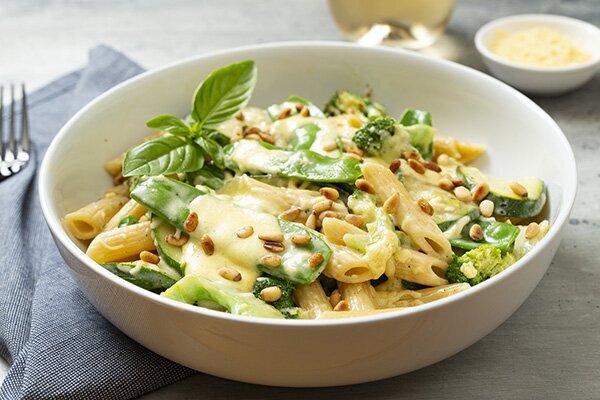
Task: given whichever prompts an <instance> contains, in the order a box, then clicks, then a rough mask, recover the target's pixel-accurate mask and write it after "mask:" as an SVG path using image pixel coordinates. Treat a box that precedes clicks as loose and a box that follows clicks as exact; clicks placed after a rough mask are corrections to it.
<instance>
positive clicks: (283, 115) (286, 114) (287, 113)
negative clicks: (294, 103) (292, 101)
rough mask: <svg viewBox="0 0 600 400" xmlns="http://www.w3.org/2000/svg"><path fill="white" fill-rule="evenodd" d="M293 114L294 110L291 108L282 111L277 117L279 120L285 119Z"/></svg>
mask: <svg viewBox="0 0 600 400" xmlns="http://www.w3.org/2000/svg"><path fill="white" fill-rule="evenodd" d="M291 113H292V109H291V108H284V109H283V110H281V112H280V113H279V115H277V119H284V118H287V117H289V116H290V114H291Z"/></svg>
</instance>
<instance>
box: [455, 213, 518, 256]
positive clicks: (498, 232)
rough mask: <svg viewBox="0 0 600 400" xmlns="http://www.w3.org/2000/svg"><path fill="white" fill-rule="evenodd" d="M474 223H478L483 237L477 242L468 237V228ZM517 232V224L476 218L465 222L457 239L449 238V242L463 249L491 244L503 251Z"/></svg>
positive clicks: (511, 242) (510, 243) (515, 236)
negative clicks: (467, 222)
mask: <svg viewBox="0 0 600 400" xmlns="http://www.w3.org/2000/svg"><path fill="white" fill-rule="evenodd" d="M475 223H477V224H479V225H480V226H481V229H482V230H483V239H482V240H480V241H479V242H476V241H474V240H472V239H471V238H470V237H469V230H470V229H471V226H472V225H473V224H475ZM518 234H519V227H518V226H515V225H511V224H507V223H504V222H497V221H486V220H477V221H473V222H471V223H469V224H467V225H466V226H465V227H464V228H463V230H462V232H461V237H460V238H459V239H452V240H450V244H451V245H452V246H454V247H458V248H459V249H464V250H470V249H475V248H477V247H481V246H485V245H492V246H494V247H497V248H498V249H500V250H502V251H505V250H507V249H508V248H509V247H510V246H511V245H512V244H513V242H514V241H515V239H516V238H517V235H518Z"/></svg>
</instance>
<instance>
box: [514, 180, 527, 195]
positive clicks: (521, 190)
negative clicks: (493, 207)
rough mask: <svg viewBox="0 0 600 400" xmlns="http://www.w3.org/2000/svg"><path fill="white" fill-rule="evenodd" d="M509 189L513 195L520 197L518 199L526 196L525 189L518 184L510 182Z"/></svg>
mask: <svg viewBox="0 0 600 400" xmlns="http://www.w3.org/2000/svg"><path fill="white" fill-rule="evenodd" d="M510 188H511V190H512V191H513V192H514V194H516V195H517V196H520V197H527V196H528V193H527V189H526V188H525V186H523V185H521V184H520V183H519V182H511V183H510Z"/></svg>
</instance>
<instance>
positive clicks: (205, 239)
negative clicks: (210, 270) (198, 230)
mask: <svg viewBox="0 0 600 400" xmlns="http://www.w3.org/2000/svg"><path fill="white" fill-rule="evenodd" d="M200 246H201V247H202V250H203V251H204V254H206V255H207V256H212V255H213V254H214V252H215V243H214V242H213V240H212V239H211V238H210V236H208V235H206V234H204V235H202V237H201V238H200Z"/></svg>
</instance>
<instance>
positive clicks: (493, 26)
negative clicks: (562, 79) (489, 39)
mask: <svg viewBox="0 0 600 400" xmlns="http://www.w3.org/2000/svg"><path fill="white" fill-rule="evenodd" d="M515 21H530V22H532V24H535V23H536V21H538V22H543V21H553V22H558V23H561V24H563V25H579V26H580V27H585V28H586V29H591V30H593V31H595V32H596V34H597V35H598V37H600V29H599V28H598V27H596V26H595V25H592V24H590V23H589V22H586V21H582V20H580V19H577V18H571V17H565V16H563V15H554V14H517V15H510V16H507V17H502V18H497V19H494V20H491V21H489V22H488V23H486V24H484V25H483V26H481V27H480V28H479V29H478V30H477V32H476V33H475V47H476V48H477V51H478V52H479V54H481V55H482V56H483V57H485V58H488V59H490V60H492V61H495V62H496V63H498V64H502V65H503V66H505V67H508V68H512V69H515V70H519V71H527V72H535V73H540V74H547V75H551V74H555V73H561V72H576V71H580V70H584V69H587V68H593V67H594V66H598V65H600V54H596V55H594V54H592V55H591V59H590V60H588V61H585V62H582V63H579V64H572V65H564V66H553V67H536V66H532V65H527V64H519V63H516V62H513V61H510V60H506V59H504V58H502V57H500V56H498V55H496V54H494V53H493V52H492V51H491V50H490V49H489V48H488V46H486V45H485V43H483V38H484V36H485V35H486V34H487V33H489V32H490V31H492V30H498V29H501V27H502V26H504V25H506V24H508V23H511V22H515Z"/></svg>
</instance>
